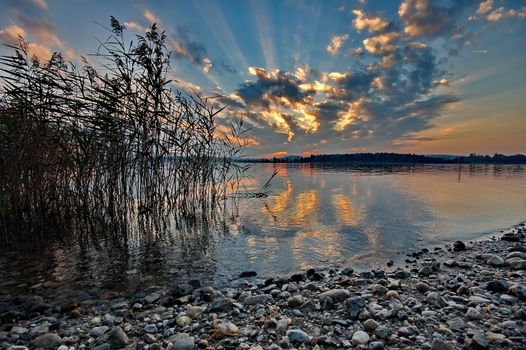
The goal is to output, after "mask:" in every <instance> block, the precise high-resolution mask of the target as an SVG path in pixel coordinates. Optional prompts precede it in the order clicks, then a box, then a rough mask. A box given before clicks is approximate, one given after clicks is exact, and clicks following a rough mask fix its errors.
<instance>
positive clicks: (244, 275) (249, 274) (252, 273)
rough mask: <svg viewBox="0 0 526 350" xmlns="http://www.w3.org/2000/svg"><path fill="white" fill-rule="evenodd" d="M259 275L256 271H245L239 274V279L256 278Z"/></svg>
mask: <svg viewBox="0 0 526 350" xmlns="http://www.w3.org/2000/svg"><path fill="white" fill-rule="evenodd" d="M257 275H258V273H257V272H256V271H243V272H241V273H240V274H239V278H250V277H256V276H257Z"/></svg>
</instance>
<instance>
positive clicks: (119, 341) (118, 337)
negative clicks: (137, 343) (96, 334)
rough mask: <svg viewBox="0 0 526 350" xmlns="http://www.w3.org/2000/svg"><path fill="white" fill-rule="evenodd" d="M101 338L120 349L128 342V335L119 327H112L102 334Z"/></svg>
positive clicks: (114, 347)
mask: <svg viewBox="0 0 526 350" xmlns="http://www.w3.org/2000/svg"><path fill="white" fill-rule="evenodd" d="M102 339H103V340H104V341H105V342H107V343H108V344H110V345H111V347H112V348H113V349H121V348H123V347H125V346H126V344H128V336H127V335H126V333H124V331H123V330H122V328H121V327H114V328H112V329H111V330H110V331H109V332H107V333H106V334H104V336H103V337H102Z"/></svg>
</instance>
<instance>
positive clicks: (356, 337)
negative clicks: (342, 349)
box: [351, 331, 369, 345]
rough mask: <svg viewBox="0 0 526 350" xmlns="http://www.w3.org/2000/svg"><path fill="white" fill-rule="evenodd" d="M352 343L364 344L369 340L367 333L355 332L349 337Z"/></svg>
mask: <svg viewBox="0 0 526 350" xmlns="http://www.w3.org/2000/svg"><path fill="white" fill-rule="evenodd" d="M351 342H352V345H365V344H367V343H368V342H369V334H367V333H365V332H364V331H358V332H355V333H354V334H353V335H352V339H351Z"/></svg>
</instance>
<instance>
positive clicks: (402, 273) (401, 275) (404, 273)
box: [395, 270, 411, 280]
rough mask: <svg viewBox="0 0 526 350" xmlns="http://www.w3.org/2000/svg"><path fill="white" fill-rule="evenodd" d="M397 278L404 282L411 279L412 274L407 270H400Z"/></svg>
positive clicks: (397, 272)
mask: <svg viewBox="0 0 526 350" xmlns="http://www.w3.org/2000/svg"><path fill="white" fill-rule="evenodd" d="M395 277H396V278H397V279H399V280H403V279H406V278H409V277H411V272H409V271H405V270H398V271H396V272H395Z"/></svg>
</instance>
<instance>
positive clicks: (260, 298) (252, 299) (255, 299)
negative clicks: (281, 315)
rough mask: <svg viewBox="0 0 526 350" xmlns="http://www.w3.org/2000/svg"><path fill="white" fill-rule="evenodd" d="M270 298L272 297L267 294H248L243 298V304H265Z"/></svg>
mask: <svg viewBox="0 0 526 350" xmlns="http://www.w3.org/2000/svg"><path fill="white" fill-rule="evenodd" d="M270 300H272V297H271V296H270V295H268V294H259V295H250V296H248V297H246V298H245V299H244V300H243V304H245V305H259V304H265V303H267V302H268V301H270Z"/></svg>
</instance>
